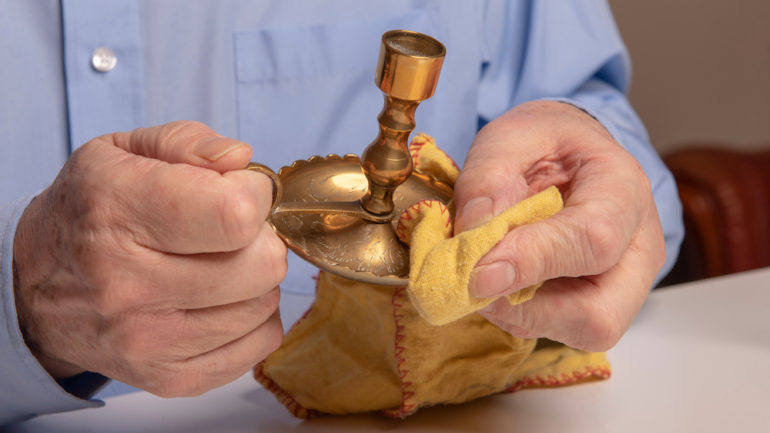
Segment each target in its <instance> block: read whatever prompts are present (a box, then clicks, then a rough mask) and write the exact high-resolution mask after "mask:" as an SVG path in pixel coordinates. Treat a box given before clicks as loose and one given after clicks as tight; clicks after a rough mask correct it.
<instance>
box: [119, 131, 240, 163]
mask: <svg viewBox="0 0 770 433" xmlns="http://www.w3.org/2000/svg"><path fill="white" fill-rule="evenodd" d="M114 141H115V145H116V146H118V147H119V148H121V149H123V150H125V151H127V152H130V153H133V154H135V155H141V156H145V157H147V158H153V159H158V160H161V161H165V162H168V163H171V164H175V163H182V164H189V165H194V166H197V167H203V168H208V169H211V170H215V171H218V172H220V173H224V172H227V171H231V170H236V169H241V168H244V167H246V164H248V163H249V160H250V159H251V156H252V150H251V146H249V145H248V144H246V143H244V142H242V141H238V140H235V139H232V138H228V137H223V136H221V135H219V134H217V133H216V132H214V131H213V130H212V129H211V128H209V127H208V126H206V125H204V124H203V123H200V122H191V121H177V122H171V123H167V124H165V125H160V126H154V127H150V128H139V129H135V130H134V131H132V132H130V133H119V134H115V140H114Z"/></svg>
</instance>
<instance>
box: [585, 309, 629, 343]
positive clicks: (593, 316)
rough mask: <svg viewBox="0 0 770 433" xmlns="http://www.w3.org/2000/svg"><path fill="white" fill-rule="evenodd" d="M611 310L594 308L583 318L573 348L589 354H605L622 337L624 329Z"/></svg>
mask: <svg viewBox="0 0 770 433" xmlns="http://www.w3.org/2000/svg"><path fill="white" fill-rule="evenodd" d="M622 323H623V322H622V320H620V319H619V318H618V315H617V314H615V313H613V312H612V310H610V309H607V308H603V309H599V308H594V309H593V311H589V314H586V315H585V316H584V322H583V323H582V326H580V328H579V329H580V332H579V333H578V336H577V341H576V343H575V346H576V347H577V348H578V349H582V350H586V351H589V352H605V351H607V350H609V349H611V348H612V347H614V346H615V345H616V344H617V343H618V341H620V338H621V337H622V336H623V333H624V331H625V327H624V326H623V324H622Z"/></svg>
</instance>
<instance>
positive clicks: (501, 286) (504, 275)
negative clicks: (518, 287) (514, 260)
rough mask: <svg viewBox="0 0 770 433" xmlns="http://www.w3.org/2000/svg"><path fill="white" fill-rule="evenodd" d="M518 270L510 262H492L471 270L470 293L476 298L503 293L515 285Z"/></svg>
mask: <svg viewBox="0 0 770 433" xmlns="http://www.w3.org/2000/svg"><path fill="white" fill-rule="evenodd" d="M515 280H516V271H515V270H514V269H513V266H512V265H511V264H510V263H508V262H504V261H503V262H492V263H490V264H488V265H481V266H477V267H476V269H474V270H473V271H471V275H470V281H469V282H468V293H470V295H471V296H473V297H475V298H490V297H493V296H499V295H502V294H503V293H504V292H505V291H507V290H509V289H510V288H511V286H513V283H514V281H515Z"/></svg>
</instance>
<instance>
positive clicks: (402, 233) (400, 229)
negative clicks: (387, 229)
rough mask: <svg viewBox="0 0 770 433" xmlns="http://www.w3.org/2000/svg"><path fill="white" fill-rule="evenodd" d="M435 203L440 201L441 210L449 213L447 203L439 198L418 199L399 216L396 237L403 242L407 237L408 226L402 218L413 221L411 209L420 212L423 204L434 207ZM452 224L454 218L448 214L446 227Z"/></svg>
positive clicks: (442, 212)
mask: <svg viewBox="0 0 770 433" xmlns="http://www.w3.org/2000/svg"><path fill="white" fill-rule="evenodd" d="M434 203H438V206H439V211H440V212H441V214H442V215H443V214H445V213H447V211H448V210H449V209H448V208H447V207H446V205H445V204H444V203H443V202H441V201H439V200H433V199H425V200H421V201H418V202H417V203H415V204H413V205H411V206H409V207H408V208H406V209H404V210H403V211H401V215H400V216H399V217H398V224H396V237H398V239H400V240H401V241H402V242H404V239H406V226H405V225H404V223H403V222H402V220H405V221H411V220H412V219H413V217H412V215H411V213H410V211H414V212H415V214H419V213H420V208H421V207H422V206H423V205H425V206H427V207H429V208H432V207H433V204H434ZM450 224H452V218H451V216H447V219H446V222H445V223H444V227H449V225H450Z"/></svg>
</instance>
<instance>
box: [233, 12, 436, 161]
mask: <svg viewBox="0 0 770 433" xmlns="http://www.w3.org/2000/svg"><path fill="white" fill-rule="evenodd" d="M438 23H439V17H438V12H437V11H435V10H433V9H417V10H413V11H410V12H408V13H405V14H402V15H398V16H394V17H389V18H382V19H376V20H368V21H351V22H344V23H335V24H322V25H314V26H308V27H296V28H269V29H260V30H254V31H247V32H238V33H235V34H234V49H235V72H236V86H237V89H236V92H237V94H236V97H237V111H238V133H239V138H240V139H241V140H243V141H245V142H247V143H250V144H251V145H252V146H253V147H254V160H255V161H259V162H261V163H263V164H266V165H268V166H270V167H271V168H273V169H274V170H276V169H278V168H280V167H281V166H283V165H288V164H290V163H291V162H293V161H295V160H298V159H307V158H309V157H310V156H311V155H323V156H325V155H327V154H329V153H336V154H344V153H356V154H360V153H361V152H362V151H363V149H364V148H365V147H366V146H367V145H368V144H369V143H370V142H371V141H372V140H373V139H374V137H375V136H376V134H377V122H376V117H377V114H378V113H379V111H380V109H381V107H382V93H381V92H380V91H379V89H377V87H376V86H375V85H374V72H375V71H374V69H375V67H376V62H377V56H378V54H379V49H380V40H381V37H382V34H383V33H384V32H386V31H388V30H393V29H407V30H414V31H419V32H423V33H426V34H429V35H432V36H434V37H437V38H440V36H441V35H440V34H439V31H438V30H439V24H438Z"/></svg>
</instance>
